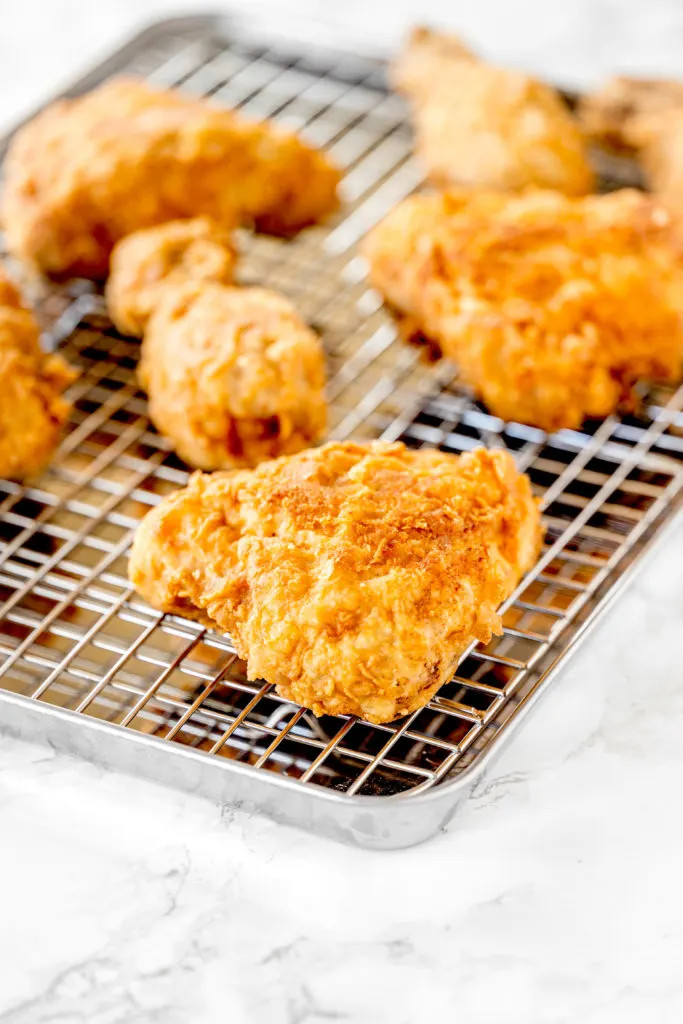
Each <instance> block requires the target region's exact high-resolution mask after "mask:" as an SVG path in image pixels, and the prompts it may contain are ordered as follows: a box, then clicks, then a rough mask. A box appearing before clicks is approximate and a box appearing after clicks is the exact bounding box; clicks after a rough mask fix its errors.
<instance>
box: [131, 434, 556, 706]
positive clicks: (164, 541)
mask: <svg viewBox="0 0 683 1024" xmlns="http://www.w3.org/2000/svg"><path fill="white" fill-rule="evenodd" d="M539 542H540V530H539V514H538V509H537V506H536V504H535V502H534V500H533V498H532V496H531V488H530V486H529V481H528V479H527V478H526V477H525V476H522V475H520V474H519V473H518V472H517V470H516V469H515V465H514V461H513V459H512V457H511V456H510V455H509V454H508V453H507V452H503V451H485V450H483V449H481V450H478V451H475V452H472V453H468V454H466V455H461V456H459V457H456V456H453V455H446V454H444V453H442V452H438V451H432V450H427V449H421V450H419V451H411V450H409V449H407V448H405V447H404V446H403V445H402V444H387V443H381V442H376V443H374V444H367V445H361V444H353V443H344V444H336V443H335V444H327V445H324V446H323V447H322V448H318V449H316V450H311V451H305V452H302V453H300V454H299V455H294V456H290V457H288V458H283V459H277V460H276V461H274V462H268V463H265V464H264V465H262V466H259V468H258V469H255V470H252V471H247V472H245V471H241V472H236V473H230V474H228V473H216V474H214V475H213V476H203V475H201V474H195V476H193V477H192V479H191V480H190V483H189V485H188V486H187V487H186V488H185V489H184V490H181V491H179V492H177V493H176V494H173V495H171V496H170V497H169V498H166V499H165V500H164V501H163V502H162V503H161V505H159V506H158V507H157V508H156V509H154V510H153V511H152V512H150V513H149V515H148V516H147V518H146V519H145V520H144V521H143V523H142V525H141V526H140V528H139V529H138V532H137V535H136V537H135V542H134V545H133V550H132V554H131V560H130V569H129V572H130V578H131V580H132V582H133V584H134V585H135V586H136V587H137V589H138V590H139V591H140V593H141V594H142V595H143V596H144V597H145V598H146V599H147V600H148V601H149V602H150V604H152V605H153V606H154V607H155V608H159V609H162V610H163V611H167V612H172V613H176V614H180V615H190V616H192V617H195V618H198V619H199V620H200V621H201V622H204V623H206V624H207V625H209V626H213V627H215V628H217V629H219V630H222V631H225V632H227V633H229V634H230V636H231V637H232V639H233V641H234V644H235V647H236V649H237V651H238V653H239V655H240V656H241V657H242V658H244V659H245V660H246V662H247V671H248V675H249V678H250V679H256V678H260V677H262V678H264V679H266V680H267V681H268V682H270V683H273V684H274V685H275V686H276V687H277V689H278V692H279V693H280V694H282V696H283V697H286V698H288V699H291V700H294V701H296V702H298V703H300V704H303V705H305V706H306V707H309V708H311V709H312V710H313V711H314V712H315V714H317V715H321V714H331V715H339V714H349V715H359V716H360V717H362V718H365V719H367V720H368V721H370V722H390V721H392V720H393V719H395V718H397V717H399V716H400V715H405V714H408V713H409V712H410V711H414V710H415V709H416V708H420V707H422V706H423V705H424V704H426V703H427V701H429V700H430V698H431V697H432V696H433V695H434V694H435V693H436V691H437V690H438V689H439V687H440V686H442V685H443V683H445V682H446V681H447V680H448V679H449V678H450V676H451V674H452V672H453V670H454V668H455V666H456V664H457V662H458V659H459V658H460V656H461V655H462V653H463V651H464V650H465V649H466V647H467V646H468V645H469V644H470V643H471V642H472V641H473V640H481V641H484V642H487V641H488V640H489V639H490V637H491V634H492V633H495V632H499V631H500V618H499V616H498V615H497V613H496V609H497V607H498V605H499V604H500V603H501V601H503V600H504V599H505V598H506V597H507V596H509V594H510V593H511V592H512V590H513V589H514V587H515V585H516V583H517V581H518V579H519V578H520V576H521V575H522V574H523V573H524V572H525V571H526V570H527V569H528V568H530V566H531V565H532V564H533V562H534V560H535V558H536V554H537V551H538V547H539Z"/></svg>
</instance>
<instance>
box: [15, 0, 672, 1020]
mask: <svg viewBox="0 0 683 1024" xmlns="http://www.w3.org/2000/svg"><path fill="white" fill-rule="evenodd" d="M185 6H186V7H192V6H196V7H199V6H200V5H199V4H196V5H193V4H191V3H186V5H185ZM281 6H282V5H281ZM294 6H298V7H300V8H301V7H303V6H304V4H303V3H299V4H298V5H297V4H294ZM309 6H312V7H316V8H317V9H318V10H320V9H322V8H323V7H324V4H323V3H322V0H321V2H320V3H318V4H315V3H313V0H311V3H310V5H309ZM369 6H370V5H368V4H367V3H363V4H361V3H359V2H352V0H346V3H345V4H344V11H345V12H346V13H347V14H348V20H349V23H355V25H356V26H358V27H360V28H363V27H364V26H365V27H367V25H368V22H369V18H370V14H369V13H368V10H369ZM387 6H388V5H387ZM417 6H418V5H417V4H414V5H413V8H415V7H417ZM10 8H11V9H10ZM162 8H165V4H164V3H163V2H159V3H157V2H154V0H144V2H141V0H98V2H97V3H96V4H93V3H90V2H87V0H62V2H60V3H57V2H52V0H44V2H42V3H39V2H37V0H23V2H21V3H15V4H10V3H6V4H4V5H3V11H2V19H1V21H2V28H1V30H0V33H1V34H0V119H7V118H10V117H12V116H15V115H16V114H18V113H20V112H21V111H22V110H25V109H27V108H28V107H30V105H31V104H32V103H34V102H35V101H37V100H38V99H39V98H40V95H41V94H42V92H43V91H44V90H45V89H46V88H49V87H51V86H52V85H53V84H54V82H55V80H56V79H58V78H59V77H64V76H68V75H69V74H71V73H72V72H73V71H74V70H76V69H77V65H78V62H79V61H80V63H81V64H82V63H83V61H84V60H85V57H86V52H87V51H89V50H92V49H96V48H98V47H102V46H104V45H105V44H107V43H108V42H110V41H111V39H112V38H113V37H114V35H115V34H116V32H117V31H119V30H121V29H125V28H127V27H128V26H130V25H132V24H133V23H135V22H136V21H139V20H140V19H141V18H144V17H145V16H147V17H149V16H151V15H152V14H154V13H155V12H158V11H159V10H161V9H162ZM373 8H374V14H373V15H372V17H373V18H374V19H375V22H377V21H379V20H380V17H381V20H382V21H383V23H384V24H385V28H386V29H387V32H388V33H389V34H391V32H394V33H395V32H396V31H397V30H398V27H399V26H400V23H402V22H404V21H405V20H407V18H408V16H409V15H408V12H409V9H410V5H409V4H408V3H407V2H406V0H403V2H398V0H395V2H394V3H393V4H392V5H391V10H392V15H391V17H392V19H393V20H391V22H390V23H389V24H388V27H387V25H386V22H385V17H384V14H380V12H381V5H377V4H375V5H373ZM440 8H441V10H442V11H443V10H444V5H443V4H442V5H439V4H434V3H433V4H432V5H431V9H433V10H434V11H435V12H436V13H437V14H438V12H439V9H440ZM419 9H420V11H421V13H422V15H423V16H424V14H425V12H428V11H429V10H430V4H429V3H421V4H420V5H419ZM513 9H515V12H514V13H513ZM448 12H449V16H450V19H451V21H453V22H457V23H460V24H461V25H463V26H464V27H466V28H467V29H468V31H469V34H470V36H471V37H472V38H473V39H475V40H476V41H478V42H480V43H481V44H482V45H484V46H486V48H487V49H488V50H489V52H491V53H497V54H499V55H500V56H501V57H507V58H508V59H511V60H519V61H520V62H526V63H528V64H529V65H531V66H534V67H537V68H539V69H540V70H543V71H546V73H551V72H552V73H555V74H556V75H557V76H558V77H561V78H565V79H567V80H575V81H587V80H589V79H591V78H595V77H597V76H598V75H599V74H600V73H602V72H603V71H604V70H606V69H607V68H608V67H609V66H610V65H617V64H621V65H622V66H628V65H631V66H633V67H640V68H642V69H649V70H656V69H657V68H661V69H662V70H666V69H668V70H671V71H674V70H676V69H677V68H678V67H679V65H680V64H683V56H681V55H682V54H683V5H682V4H679V3H676V2H674V0H670V2H668V3H664V2H661V0H660V2H652V0H651V2H649V3H647V4H643V3H640V2H639V3H635V2H629V3H624V2H621V3H618V2H617V0H595V2H590V0H582V2H566V0H565V2H563V3H562V4H552V3H548V2H547V0H524V2H523V3H521V2H520V3H517V4H508V3H505V2H504V0H479V2H478V3H477V4H467V5H466V4H465V3H464V2H463V3H461V4H450V5H448ZM39 33H40V36H41V38H42V42H38V41H37V40H38V34H39ZM682 621H683V522H681V523H680V525H679V527H678V529H677V531H676V533H675V535H674V536H673V537H671V539H670V540H669V543H668V544H667V547H666V549H662V550H660V551H659V553H658V555H657V557H656V559H654V560H653V561H652V562H651V563H650V565H649V567H648V568H647V570H646V572H645V573H644V575H642V576H641V577H640V578H639V580H638V581H637V582H636V583H635V584H634V585H633V586H632V587H631V588H630V589H629V591H628V593H627V594H626V595H624V596H623V597H622V598H621V599H620V600H619V602H618V604H617V605H616V607H615V608H614V610H613V611H612V613H611V614H610V615H609V616H608V618H607V619H606V620H605V622H604V623H603V625H602V626H601V627H600V628H599V629H598V631H597V632H596V633H595V634H594V635H593V637H592V638H591V640H590V642H589V643H588V644H587V645H586V646H585V648H583V650H582V652H581V653H580V654H579V655H578V656H577V658H576V659H575V660H574V661H573V663H572V664H571V665H570V666H569V667H568V669H567V670H566V671H565V672H564V673H563V674H562V677H561V678H560V679H558V680H557V682H556V684H555V685H554V686H553V688H552V691H551V692H550V694H549V695H548V697H547V698H546V699H545V700H544V701H543V702H542V704H541V706H540V707H539V709H538V711H537V712H536V714H535V715H534V716H533V717H532V719H531V720H530V721H529V722H528V723H527V725H526V726H525V728H524V730H523V732H522V733H520V735H519V736H518V737H517V739H516V740H515V742H514V743H513V744H512V745H511V746H510V747H509V748H508V750H507V751H506V753H505V754H504V756H503V757H502V759H501V760H500V761H499V762H498V763H497V764H496V765H495V766H494V768H493V769H492V770H491V772H490V773H489V775H488V777H487V779H486V780H485V781H484V782H483V783H482V784H481V785H480V786H479V787H478V789H477V791H476V792H475V795H474V796H473V798H472V799H471V800H470V801H469V803H468V804H467V805H466V806H465V807H464V808H463V809H462V810H461V812H460V813H459V814H458V816H457V817H456V819H455V821H454V822H453V823H452V825H451V826H450V827H449V828H448V830H447V831H446V832H445V833H443V834H440V835H439V836H438V837H437V838H436V839H435V840H433V841H432V842H431V843H429V844H427V845H425V846H422V847H418V848H416V849H413V850H408V851H402V852H398V853H391V854H378V853H367V852H363V851H358V850H350V849H345V848H342V847H339V846H336V845H334V844H333V843H331V842H327V841H324V840H318V839H315V838H312V837H309V836H307V835H305V834H303V833H298V832H296V831H295V830H292V829H287V828H284V827H282V826H277V825H274V824H272V823H270V822H268V821H265V820H263V819H261V818H253V817H250V816H247V815H246V814H244V813H243V812H240V811H234V812H233V811H230V810H226V809H223V810H222V809H220V808H217V807H214V806H213V805H211V804H208V803H206V802H203V801H200V800H198V799H196V798H192V797H187V796H181V795H178V794H176V793H172V792H169V791H166V790H164V789H161V788H158V787H156V786H153V785H151V784H148V783H141V782H131V780H129V779H127V778H125V777H122V776H119V775H117V774H115V773H111V772H107V771H104V770H101V769H98V768H94V767H92V766H89V765H85V764H81V763H78V762H76V761H73V760H71V759H69V758H67V757H64V756H61V755H56V754H54V753H53V752H52V751H50V750H47V749H43V748H38V747H33V746H30V745H27V744H22V743H19V742H17V741H14V740H9V739H8V738H7V737H6V736H2V735H0V1024H43V1022H54V1024H57V1022H59V1024H71V1022H73V1024H152V1022H161V1024H203V1022H213V1021H216V1022H221V1024H243V1022H244V1024H281V1022H282V1024H308V1022H311V1024H313V1022H325V1021H336V1020H339V1021H344V1022H353V1024H383V1022H385V1021H386V1022H391V1024H422V1022H423V1021H424V1022H428V1021H429V1022H430V1024H431V1022H433V1021H437V1020H445V1021H451V1020H458V1021H466V1022H468V1024H502V1022H503V1021H505V1024H577V1022H579V1021H580V1022H581V1024H612V1022H614V1024H641V1022H644V1021H647V1022H648V1024H649V1022H653V1024H680V1021H681V1019H683V978H682V975H681V962H682V961H683V893H682V890H681V881H680V864H681V859H682V858H683V824H682V821H681V810H680V808H681V800H680V791H681V785H682V784H683V743H682V742H681V736H682V735H683V670H682V669H681V667H680V666H681V659H680V639H679V638H680V635H681V622H682Z"/></svg>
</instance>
